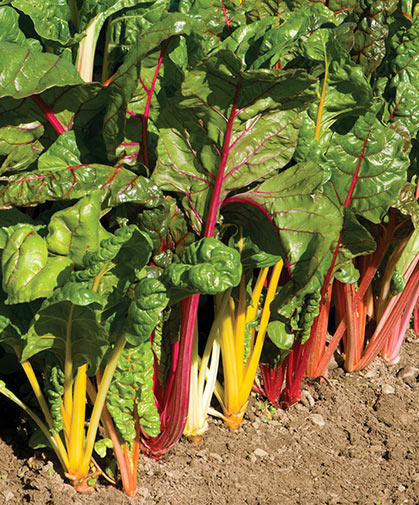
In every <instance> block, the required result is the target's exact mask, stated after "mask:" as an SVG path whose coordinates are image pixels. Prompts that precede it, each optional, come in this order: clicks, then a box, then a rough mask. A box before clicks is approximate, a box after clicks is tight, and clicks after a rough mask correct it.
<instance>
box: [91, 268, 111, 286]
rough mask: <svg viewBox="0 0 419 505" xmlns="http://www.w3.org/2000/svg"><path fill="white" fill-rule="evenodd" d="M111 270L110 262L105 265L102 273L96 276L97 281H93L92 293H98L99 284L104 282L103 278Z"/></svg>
mask: <svg viewBox="0 0 419 505" xmlns="http://www.w3.org/2000/svg"><path fill="white" fill-rule="evenodd" d="M108 269H109V261H108V262H106V263H105V265H104V266H103V268H102V269H101V271H100V272H99V273H98V274H97V275H96V277H95V280H94V281H93V286H92V291H95V292H97V290H98V289H99V283H100V281H101V280H102V277H103V276H104V275H105V274H106V272H107V271H108Z"/></svg>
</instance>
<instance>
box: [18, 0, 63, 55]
mask: <svg viewBox="0 0 419 505" xmlns="http://www.w3.org/2000/svg"><path fill="white" fill-rule="evenodd" d="M11 3H12V5H13V7H15V8H16V9H18V10H19V11H21V12H23V13H24V14H26V15H27V16H29V17H30V18H31V19H32V21H33V24H34V27H35V30H36V32H37V33H38V35H39V36H40V37H41V38H42V39H46V40H51V41H54V42H59V43H60V44H61V45H66V44H68V43H69V42H70V40H71V33H70V28H69V26H68V22H69V20H70V9H69V7H68V4H67V1H66V0H58V1H57V0H42V2H32V1H30V0H13V1H12V2H11Z"/></svg>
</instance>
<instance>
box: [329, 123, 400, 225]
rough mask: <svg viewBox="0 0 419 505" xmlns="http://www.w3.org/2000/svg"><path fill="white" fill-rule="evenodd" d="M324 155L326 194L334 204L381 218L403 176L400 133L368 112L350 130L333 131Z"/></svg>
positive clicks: (390, 203)
mask: <svg viewBox="0 0 419 505" xmlns="http://www.w3.org/2000/svg"><path fill="white" fill-rule="evenodd" d="M325 158H326V160H327V164H328V167H329V168H330V172H331V175H330V179H329V182H328V184H327V185H326V186H325V191H326V194H327V195H328V196H329V197H330V198H331V199H332V200H333V201H334V202H335V203H336V205H337V206H345V207H348V208H349V209H351V210H352V211H353V212H354V213H355V214H356V215H357V216H362V217H364V218H366V219H368V220H370V221H372V222H373V223H379V222H381V220H382V219H383V217H384V215H385V214H386V213H387V211H388V209H389V207H390V206H391V205H393V204H394V203H395V202H396V201H397V198H398V195H399V193H400V189H401V187H402V185H403V183H404V181H405V178H406V171H407V167H408V164H409V161H408V158H407V156H406V154H405V152H404V148H403V139H402V138H401V137H400V135H399V134H398V133H396V132H395V131H394V130H393V129H391V128H389V127H386V126H383V125H382V124H381V123H380V122H379V121H378V120H377V119H376V117H375V116H374V114H368V115H366V116H363V117H360V118H359V119H358V120H357V121H356V122H355V124H354V125H353V127H352V128H351V130H350V131H345V132H344V133H338V132H334V133H333V136H332V138H331V140H330V144H329V148H328V150H327V153H326V154H325Z"/></svg>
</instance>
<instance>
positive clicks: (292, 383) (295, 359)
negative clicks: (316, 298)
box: [280, 132, 370, 408]
mask: <svg viewBox="0 0 419 505" xmlns="http://www.w3.org/2000/svg"><path fill="white" fill-rule="evenodd" d="M369 136H370V132H368V134H367V136H366V138H365V140H364V143H363V146H362V149H361V153H360V155H359V158H358V163H357V166H356V169H355V172H354V174H353V176H352V181H351V185H350V188H349V191H348V194H347V196H346V200H345V203H344V207H349V205H350V204H351V201H352V196H353V192H354V190H355V186H356V183H357V181H358V176H359V171H360V168H361V163H362V160H363V159H364V154H365V149H366V146H367V143H368V139H369ZM342 233H343V232H342V231H341V233H340V235H339V239H338V243H337V246H336V249H335V251H334V253H333V257H332V262H331V265H330V267H329V269H328V271H327V274H326V278H325V280H324V282H323V286H322V290H321V293H320V300H321V302H320V303H321V304H323V303H325V296H326V292H327V290H328V287H329V284H330V282H331V279H332V275H333V271H334V268H335V265H336V261H337V256H338V253H339V249H340V245H341V241H342ZM318 326H319V316H317V317H316V319H315V320H314V322H313V326H312V327H311V332H310V337H309V339H308V340H307V342H305V344H301V342H300V341H299V340H296V341H295V342H294V345H293V348H292V351H291V355H290V359H289V360H288V365H287V373H286V384H285V389H284V391H283V392H282V394H281V398H280V405H281V407H282V408H287V407H290V406H291V405H292V404H294V403H296V402H297V401H299V399H300V397H301V384H302V382H303V378H304V374H305V370H306V367H307V363H308V359H309V356H310V354H311V350H312V348H313V343H314V335H315V334H316V333H317V331H318Z"/></svg>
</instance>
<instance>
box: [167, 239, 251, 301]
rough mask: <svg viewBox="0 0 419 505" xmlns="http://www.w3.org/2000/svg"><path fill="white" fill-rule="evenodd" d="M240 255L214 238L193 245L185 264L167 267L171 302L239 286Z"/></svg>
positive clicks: (186, 251)
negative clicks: (196, 294) (192, 295)
mask: <svg viewBox="0 0 419 505" xmlns="http://www.w3.org/2000/svg"><path fill="white" fill-rule="evenodd" d="M241 273H242V267H241V263H240V253H239V252H238V251H236V250H235V249H232V248H231V247H228V246H226V245H224V244H223V243H222V242H220V241H219V240H217V239H215V238H212V237H205V238H203V239H201V240H198V241H197V242H194V243H193V244H191V245H190V246H189V247H188V248H187V249H186V250H185V253H184V255H183V257H182V263H177V264H171V265H169V266H167V267H166V269H165V270H164V272H163V275H162V278H161V280H162V282H164V283H165V284H167V286H168V288H169V294H170V297H171V302H172V303H174V301H175V300H176V301H178V300H180V299H182V298H184V297H186V296H189V295H191V294H194V293H202V294H208V295H215V294H217V293H222V292H223V291H226V290H227V289H228V288H230V287H233V286H237V285H238V284H239V282H240V279H241Z"/></svg>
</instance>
